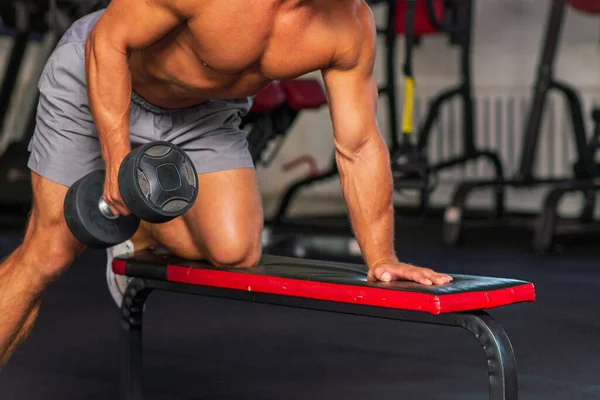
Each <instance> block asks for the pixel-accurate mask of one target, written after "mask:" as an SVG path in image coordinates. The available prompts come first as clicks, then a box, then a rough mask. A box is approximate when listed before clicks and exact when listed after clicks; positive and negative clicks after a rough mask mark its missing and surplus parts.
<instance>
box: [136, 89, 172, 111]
mask: <svg viewBox="0 0 600 400" xmlns="http://www.w3.org/2000/svg"><path fill="white" fill-rule="evenodd" d="M131 101H133V102H134V103H135V104H137V105H138V106H140V107H142V108H143V109H144V110H146V111H149V112H151V113H153V114H169V113H173V112H177V111H179V109H178V108H162V107H158V106H155V105H154V104H150V103H148V102H147V101H146V100H144V99H142V98H141V97H140V96H139V95H138V94H136V93H135V92H134V91H131Z"/></svg>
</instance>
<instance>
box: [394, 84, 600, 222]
mask: <svg viewBox="0 0 600 400" xmlns="http://www.w3.org/2000/svg"><path fill="white" fill-rule="evenodd" d="M418 91H419V94H418V96H417V98H416V102H415V108H414V118H415V122H416V123H418V124H419V125H420V124H421V123H422V122H423V121H424V119H425V117H426V114H427V111H428V104H429V102H430V101H431V99H432V98H433V97H434V96H435V95H436V94H437V93H438V92H439V88H437V89H436V88H423V87H420V88H419V89H418ZM580 96H581V100H582V102H583V106H584V119H585V122H586V128H587V129H586V134H587V137H588V139H589V137H590V136H591V135H592V130H593V123H592V119H591V115H590V112H591V110H592V108H593V107H594V106H595V105H598V104H600V88H584V89H581V90H580ZM474 104H475V119H476V121H475V124H474V125H475V141H476V146H477V147H478V148H479V149H489V150H494V151H496V152H498V154H499V155H500V158H501V160H502V162H503V164H504V170H505V176H508V177H510V176H512V175H514V174H515V172H516V171H517V169H518V167H519V164H520V157H521V152H522V147H523V144H522V142H523V135H524V128H525V123H526V119H527V117H528V113H529V108H530V104H531V89H530V88H525V89H524V88H510V87H478V88H477V92H476V93H475V94H474ZM462 132H463V124H462V102H461V101H460V99H458V98H456V99H454V100H452V101H450V102H448V103H447V104H446V105H445V106H444V107H443V108H442V110H441V113H440V116H439V120H438V122H437V123H436V124H435V125H434V127H433V132H432V134H431V136H430V141H429V147H428V149H427V152H428V157H429V158H430V160H431V161H432V162H437V161H443V160H446V159H448V158H450V157H452V156H458V155H460V154H461V153H462ZM575 158H576V156H575V149H574V143H573V134H572V127H571V119H570V114H569V111H568V107H567V104H566V102H565V100H564V98H563V97H562V96H561V95H560V94H559V93H557V92H552V93H551V94H550V95H549V97H548V100H547V103H546V110H545V113H544V117H543V123H542V128H541V131H540V139H539V146H538V149H537V155H536V160H535V164H534V165H535V167H534V171H535V174H536V176H544V177H561V176H569V175H570V174H571V171H572V164H573V162H574V161H575ZM493 176H494V173H493V169H492V168H491V166H490V165H489V163H488V162H487V161H486V160H478V161H472V162H470V163H468V164H466V165H464V166H458V167H455V168H451V169H447V170H444V171H441V172H440V174H439V176H438V179H439V187H438V188H437V190H436V191H435V192H434V194H433V197H432V202H433V203H434V204H437V205H445V204H447V203H448V201H449V200H450V198H451V195H452V192H453V189H454V188H455V187H456V184H457V183H459V182H461V181H462V180H465V179H481V178H492V177H493ZM544 193H545V190H544V189H542V190H527V191H523V190H520V191H512V190H511V191H509V196H508V203H509V204H508V205H509V207H511V208H517V209H524V210H531V209H539V207H540V204H541V200H542V196H543V195H544ZM403 200H404V201H406V199H405V198H399V201H403ZM490 201H491V196H489V195H487V194H484V195H482V196H479V197H477V196H474V198H473V201H472V203H473V204H474V205H481V206H487V205H489V202H490ZM564 203H565V204H564V205H563V209H564V211H566V212H569V211H573V210H576V209H577V207H579V200H578V198H577V196H573V198H569V199H567V200H566V201H565V202H564Z"/></svg>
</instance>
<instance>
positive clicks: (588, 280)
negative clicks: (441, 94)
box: [0, 222, 600, 400]
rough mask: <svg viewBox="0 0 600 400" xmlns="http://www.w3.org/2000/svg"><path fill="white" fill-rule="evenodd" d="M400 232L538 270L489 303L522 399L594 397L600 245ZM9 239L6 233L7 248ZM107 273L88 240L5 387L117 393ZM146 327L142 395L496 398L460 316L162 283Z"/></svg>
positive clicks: (459, 255)
mask: <svg viewBox="0 0 600 400" xmlns="http://www.w3.org/2000/svg"><path fill="white" fill-rule="evenodd" d="M397 236H398V254H399V255H400V256H401V257H402V258H403V259H404V260H406V261H410V262H414V263H418V264H421V265H426V266H431V267H433V268H437V269H439V270H443V271H448V272H455V273H468V274H479V275H489V276H502V277H509V278H520V279H525V280H529V281H532V282H534V283H535V284H536V288H537V293H538V301H537V302H536V303H534V304H521V305H516V306H511V307H506V308H503V309H497V310H492V311H491V313H492V315H493V316H494V317H496V318H497V319H498V320H499V321H500V322H501V323H502V324H503V326H504V327H505V329H506V330H507V332H508V334H509V336H510V337H511V339H512V341H513V345H514V348H515V352H516V356H517V361H518V368H519V379H520V394H521V396H520V398H521V399H523V400H534V399H535V400H538V399H539V400H554V399H564V400H590V399H600V301H599V297H600V296H599V294H600V246H595V247H596V250H595V249H594V246H593V244H592V245H590V244H589V243H588V244H587V245H585V246H583V245H577V244H572V245H570V246H568V247H565V249H564V251H562V252H561V253H559V254H555V255H552V256H540V255H536V254H534V253H532V252H530V251H529V248H528V242H529V240H530V236H529V235H528V234H526V233H523V234H519V233H518V232H515V231H514V230H513V231H511V230H487V231H485V232H481V233H479V234H476V235H471V237H470V238H468V239H469V241H468V242H467V244H466V245H465V246H463V247H461V248H458V249H449V248H445V247H444V246H443V245H442V244H441V239H440V226H439V224H438V223H437V222H426V223H425V224H423V225H422V226H418V227H417V226H409V227H405V228H404V229H402V227H401V226H400V227H399V230H398V235H397ZM14 246H16V242H15V238H14V236H10V235H5V236H4V237H3V240H2V248H1V250H2V253H3V254H7V253H8V252H9V251H10V250H11V249H12V248H14ZM104 273H105V256H104V253H103V252H100V251H87V252H86V253H85V254H84V255H83V256H82V257H81V258H80V259H78V260H77V262H76V263H75V265H74V266H73V267H72V268H71V269H70V270H69V272H68V273H67V274H66V275H65V276H64V277H63V278H62V279H61V280H59V281H58V282H57V283H56V284H55V285H54V286H52V287H51V288H50V289H49V290H48V293H47V295H46V296H45V301H44V302H43V305H42V310H41V314H40V317H39V320H38V323H37V324H36V326H35V329H34V331H33V333H32V335H31V337H30V338H29V339H28V340H27V342H26V343H25V344H24V345H23V346H22V347H21V348H20V349H19V350H18V352H17V353H16V354H15V355H14V356H13V358H12V359H11V361H10V363H9V364H8V366H7V367H6V368H5V369H4V370H3V371H2V372H1V373H0V399H2V400H38V399H39V400H48V399H52V400H54V399H56V400H69V399H102V400H106V399H117V398H118V397H119V345H118V343H119V342H118V339H119V319H118V317H119V314H118V311H117V308H116V306H115V305H114V304H113V303H112V301H111V299H110V297H109V295H108V292H107V290H106V283H105V279H104ZM145 327H146V331H145V335H146V336H145V352H146V353H145V354H146V358H145V366H146V369H145V391H146V398H147V399H207V400H208V399H288V400H295V399H311V400H336V399H348V400H350V399H364V400H371V399H390V400H392V399H393V400H398V399H403V400H408V399H426V400H434V399H440V400H450V399H457V400H458V399H460V400H479V399H487V398H488V394H487V390H488V389H487V372H486V371H487V370H486V365H485V359H484V356H483V352H482V349H481V348H480V346H479V344H478V342H477V341H476V340H475V339H474V338H473V337H471V336H470V334H469V333H467V332H466V331H462V330H460V329H457V328H444V327H437V326H429V325H421V324H411V323H401V322H395V321H384V320H377V319H369V318H363V317H357V316H347V315H338V314H329V313H320V312H316V311H308V310H298V309H288V308H279V307H275V306H268V305H258V304H249V303H243V302H236V301H231V300H219V299H210V298H202V297H196V296H188V295H182V294H172V293H164V292H155V293H153V294H152V296H151V298H150V300H149V302H148V307H147V312H146V322H145Z"/></svg>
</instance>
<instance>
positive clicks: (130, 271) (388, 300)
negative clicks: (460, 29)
mask: <svg viewBox="0 0 600 400" xmlns="http://www.w3.org/2000/svg"><path fill="white" fill-rule="evenodd" d="M113 270H114V272H115V273H116V274H120V275H127V276H131V277H139V278H145V279H157V280H164V281H170V282H174V283H183V284H190V285H201V286H208V287H213V288H222V289H233V290H243V291H253V292H258V293H269V294H274V295H281V296H292V297H300V298H308V299H314V300H325V301H333V302H338V303H350V304H357V305H368V306H374V307H383V308H394V309H402V310H414V311H423V312H428V313H431V314H440V313H449V312H458V311H468V310H482V309H489V308H494V307H500V306H505V305H508V304H513V303H519V302H531V301H535V289H534V286H533V284H531V283H528V282H524V281H519V280H514V279H501V278H490V277H481V276H469V275H452V276H453V277H454V281H453V282H452V283H450V284H448V285H445V286H424V285H419V284H417V283H413V282H393V283H372V282H367V280H366V277H367V271H366V268H365V267H364V266H361V265H356V264H343V263H337V262H326V261H314V260H304V259H297V258H288V257H279V256H270V255H265V256H263V258H262V260H261V262H260V264H259V265H258V266H257V267H255V268H250V269H244V270H227V269H216V268H214V267H211V266H210V265H208V264H207V263H204V262H196V261H183V260H179V259H174V258H172V257H170V256H168V255H156V254H152V253H150V252H142V253H137V254H136V255H135V257H134V258H131V259H126V260H119V259H115V260H114V261H113Z"/></svg>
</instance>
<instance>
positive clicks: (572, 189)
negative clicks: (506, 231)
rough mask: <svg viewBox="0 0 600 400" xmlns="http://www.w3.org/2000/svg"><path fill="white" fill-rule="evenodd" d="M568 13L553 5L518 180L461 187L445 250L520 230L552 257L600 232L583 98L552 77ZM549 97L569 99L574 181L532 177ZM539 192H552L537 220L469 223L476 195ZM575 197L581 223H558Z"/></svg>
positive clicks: (598, 183)
mask: <svg viewBox="0 0 600 400" xmlns="http://www.w3.org/2000/svg"><path fill="white" fill-rule="evenodd" d="M566 7H567V3H566V1H565V0H552V3H551V7H550V11H549V18H548V21H547V23H546V32H545V38H544V46H543V50H542V54H541V58H540V63H539V66H538V73H537V79H536V82H535V85H534V87H533V100H532V102H531V106H530V110H529V116H528V119H527V121H526V125H525V128H524V136H523V150H522V154H521V161H520V165H519V168H518V171H517V173H516V175H515V176H514V177H513V178H512V179H506V180H505V179H498V178H496V179H492V180H473V181H464V182H462V183H460V184H459V185H458V187H457V188H456V190H455V192H454V194H453V197H452V200H451V202H450V204H449V205H448V207H447V208H446V211H445V216H444V226H443V237H444V242H445V243H446V244H448V245H458V244H460V243H462V242H463V241H464V240H465V231H466V230H467V229H468V228H477V227H486V226H502V225H509V226H515V225H516V226H523V227H531V228H532V229H533V232H534V238H533V244H532V245H533V248H534V249H535V250H536V251H538V252H542V253H547V252H550V251H552V249H553V248H554V245H555V244H556V241H557V240H558V239H559V238H560V237H563V238H564V237H573V236H581V235H589V234H591V233H595V232H600V229H599V228H600V227H599V226H598V224H596V223H595V222H596V221H595V220H594V209H595V205H596V193H597V192H598V190H599V189H600V180H599V178H600V175H598V170H597V166H596V164H595V162H594V158H593V154H594V153H595V149H594V148H591V147H590V146H594V143H595V142H594V141H593V140H592V141H591V142H588V140H587V138H586V137H587V135H586V128H585V120H584V111H583V106H582V102H581V99H580V96H579V93H578V92H577V90H576V89H575V88H573V87H572V86H570V85H569V84H567V83H565V82H561V81H559V80H557V79H556V78H555V77H554V73H553V71H554V69H553V66H554V61H555V58H556V52H557V48H558V44H559V39H560V34H561V29H562V26H563V21H564V17H565V12H566ZM550 91H556V92H558V93H560V94H561V95H562V96H563V97H564V99H565V101H566V104H567V107H568V111H569V115H570V119H571V126H572V135H573V143H574V147H575V151H576V157H577V159H576V162H575V164H574V166H573V175H572V176H569V177H561V178H555V177H538V176H535V174H534V171H533V166H534V161H535V157H536V152H537V148H538V143H539V138H540V133H541V126H542V118H543V115H544V110H545V107H546V103H547V98H548V94H549V92H550ZM539 187H549V192H548V194H547V195H546V197H545V199H544V201H543V206H542V212H541V213H540V214H539V215H537V216H536V217H534V218H533V219H532V218H529V217H519V216H515V215H503V214H498V213H496V215H495V217H496V218H490V219H487V220H484V219H481V218H477V219H470V218H469V215H468V209H467V201H468V197H469V195H471V194H472V193H474V192H476V191H481V190H493V191H495V192H496V193H498V191H499V190H504V189H505V188H513V189H533V188H539ZM571 193H581V194H582V195H583V198H584V201H583V203H584V204H583V207H582V210H581V214H580V216H579V218H576V219H565V218H559V217H558V205H559V203H560V201H561V200H562V199H563V198H564V196H565V195H566V194H571ZM501 217H502V218H501Z"/></svg>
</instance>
